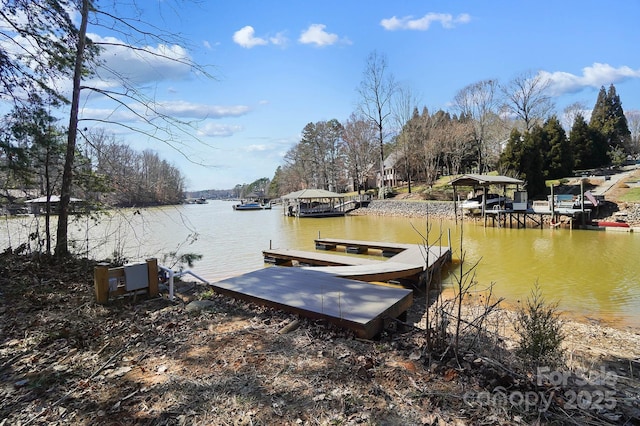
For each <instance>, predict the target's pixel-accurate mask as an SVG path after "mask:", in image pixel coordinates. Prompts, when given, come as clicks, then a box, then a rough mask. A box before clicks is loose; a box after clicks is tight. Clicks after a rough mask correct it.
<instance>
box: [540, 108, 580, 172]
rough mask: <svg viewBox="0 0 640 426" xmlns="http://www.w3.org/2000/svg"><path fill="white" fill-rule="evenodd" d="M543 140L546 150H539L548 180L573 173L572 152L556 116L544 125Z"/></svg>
mask: <svg viewBox="0 0 640 426" xmlns="http://www.w3.org/2000/svg"><path fill="white" fill-rule="evenodd" d="M543 138H544V139H545V145H544V146H546V147H548V150H546V149H544V146H543V149H542V150H541V152H542V155H543V158H544V165H543V170H544V171H545V172H546V175H547V178H548V179H556V178H560V177H563V176H567V175H569V174H571V173H572V172H573V165H574V160H573V152H572V150H571V145H570V143H569V140H568V139H567V134H566V133H565V131H564V129H563V128H562V125H561V124H560V121H558V118H557V117H556V116H552V117H551V118H549V119H548V120H547V121H546V122H545V123H544V128H543Z"/></svg>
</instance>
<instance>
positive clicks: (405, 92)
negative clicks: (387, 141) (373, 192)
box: [392, 86, 418, 194]
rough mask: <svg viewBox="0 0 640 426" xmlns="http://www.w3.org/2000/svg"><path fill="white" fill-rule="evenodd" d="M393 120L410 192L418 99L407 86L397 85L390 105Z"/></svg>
mask: <svg viewBox="0 0 640 426" xmlns="http://www.w3.org/2000/svg"><path fill="white" fill-rule="evenodd" d="M392 111H393V121H394V122H395V125H396V128H397V129H398V137H397V144H398V147H399V148H400V151H401V152H402V158H403V161H404V169H405V173H406V178H407V191H408V192H409V194H411V173H412V171H413V167H412V166H413V164H412V162H411V158H412V156H411V155H410V152H411V150H412V144H413V143H414V142H415V140H416V133H417V129H416V127H417V122H416V120H412V118H414V117H417V116H418V100H417V99H416V97H415V96H414V94H413V93H412V92H411V90H410V89H409V88H407V87H400V86H399V87H398V88H397V91H396V95H395V96H394V102H393V105H392Z"/></svg>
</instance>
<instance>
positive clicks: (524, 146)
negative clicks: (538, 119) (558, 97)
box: [499, 126, 546, 198]
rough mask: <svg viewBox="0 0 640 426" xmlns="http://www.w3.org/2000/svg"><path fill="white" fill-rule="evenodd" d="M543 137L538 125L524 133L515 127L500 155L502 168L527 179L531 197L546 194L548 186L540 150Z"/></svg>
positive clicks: (528, 191)
mask: <svg viewBox="0 0 640 426" xmlns="http://www.w3.org/2000/svg"><path fill="white" fill-rule="evenodd" d="M542 137H543V131H542V129H541V128H540V127H538V126H535V127H534V128H533V129H532V131H531V132H524V133H520V132H519V131H518V130H517V129H514V130H513V131H512V132H511V135H510V136H509V140H508V142H507V146H506V147H505V150H504V151H503V152H502V154H501V155H500V161H499V164H500V168H501V169H503V170H508V171H510V172H512V173H513V174H515V175H517V176H518V177H519V178H520V179H523V180H525V181H526V182H527V193H528V194H529V197H530V198H534V197H537V196H541V195H544V192H545V187H546V186H545V180H544V173H543V170H542V164H543V159H542V152H541V150H540V146H541V145H542Z"/></svg>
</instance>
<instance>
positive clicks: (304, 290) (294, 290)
mask: <svg viewBox="0 0 640 426" xmlns="http://www.w3.org/2000/svg"><path fill="white" fill-rule="evenodd" d="M316 269H322V268H316ZM211 287H212V288H213V289H214V290H215V291H216V292H218V293H221V294H225V295H228V296H231V297H234V298H237V299H242V300H246V301H249V302H253V303H257V304H260V305H264V306H270V307H272V308H276V309H280V310H283V311H286V312H291V313H294V314H297V315H300V316H303V317H306V318H311V319H320V320H325V321H328V322H329V323H332V324H335V325H336V326H338V327H342V328H347V329H350V330H353V331H354V332H355V333H356V335H357V336H358V337H360V338H363V339H371V338H373V337H375V336H376V335H378V334H379V333H380V332H381V331H383V330H384V328H385V325H386V323H387V322H388V321H389V320H391V319H393V318H401V319H406V318H405V317H406V312H407V310H408V309H409V307H410V306H411V305H412V303H413V294H412V291H411V290H408V289H404V288H395V287H384V286H378V285H375V284H368V283H365V282H362V281H355V280H349V279H346V278H340V277H336V276H331V275H327V274H326V273H323V272H320V271H319V270H309V269H302V268H286V267H278V266H271V267H267V268H264V269H259V270H257V271H253V272H249V273H247V274H244V275H240V276H237V277H233V278H228V279H225V280H222V281H219V282H215V283H212V284H211Z"/></svg>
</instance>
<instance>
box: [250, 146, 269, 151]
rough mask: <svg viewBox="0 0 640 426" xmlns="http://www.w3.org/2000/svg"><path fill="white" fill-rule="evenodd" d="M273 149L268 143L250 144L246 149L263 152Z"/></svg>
mask: <svg viewBox="0 0 640 426" xmlns="http://www.w3.org/2000/svg"><path fill="white" fill-rule="evenodd" d="M269 149H271V148H270V147H269V146H267V145H249V146H248V147H246V148H245V151H247V152H255V151H258V152H262V151H267V150H269Z"/></svg>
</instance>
